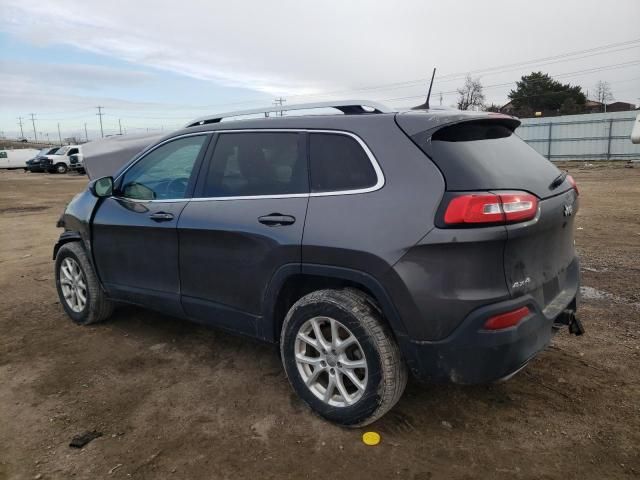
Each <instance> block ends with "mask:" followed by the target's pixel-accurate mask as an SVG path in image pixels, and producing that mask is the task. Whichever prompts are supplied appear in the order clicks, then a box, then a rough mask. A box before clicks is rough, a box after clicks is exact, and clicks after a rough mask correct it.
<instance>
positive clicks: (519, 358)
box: [401, 285, 577, 384]
mask: <svg viewBox="0 0 640 480" xmlns="http://www.w3.org/2000/svg"><path fill="white" fill-rule="evenodd" d="M576 295H577V285H576V287H575V288H571V289H569V290H564V291H562V292H560V294H559V295H558V296H557V297H556V298H555V299H554V300H553V308H549V306H547V308H545V310H542V309H541V308H540V306H539V304H538V303H537V302H536V300H535V298H534V297H532V296H529V295H525V296H522V297H519V298H516V299H513V300H507V301H504V302H499V303H495V304H492V305H488V306H485V307H482V308H479V309H477V310H475V311H474V312H472V313H471V314H470V315H469V316H468V317H467V318H466V319H465V320H464V322H463V323H462V324H461V325H460V326H459V327H458V328H457V329H456V330H455V331H454V332H453V333H452V334H451V335H449V336H448V337H446V338H444V339H442V340H438V341H433V342H429V341H415V340H410V339H405V340H401V343H402V344H403V345H402V347H403V348H402V350H403V354H404V356H405V359H406V361H407V364H408V366H409V368H410V369H411V371H412V372H413V374H414V375H415V376H416V377H417V378H418V379H420V380H423V381H427V382H434V383H442V382H448V383H458V384H480V383H489V382H493V381H496V380H500V379H502V378H505V377H508V376H509V375H511V374H513V373H515V372H517V371H518V370H519V369H520V368H522V367H523V366H524V365H526V363H527V362H528V361H529V360H530V359H531V358H533V357H534V356H535V355H536V354H537V353H538V352H540V351H541V350H543V349H544V348H545V347H546V346H547V345H548V344H549V343H550V341H551V337H552V336H553V333H554V331H555V329H554V320H555V319H556V318H557V317H558V316H559V315H560V312H562V311H563V310H564V309H565V308H569V309H575V308H576ZM524 306H527V307H529V310H530V311H531V314H530V315H529V316H527V317H525V318H524V319H523V320H522V321H520V323H518V325H516V326H514V327H511V328H507V329H504V330H499V331H488V330H483V328H482V327H483V325H484V323H485V322H486V320H487V319H488V318H489V317H491V316H493V315H497V314H499V313H504V312H508V311H511V310H515V309H517V308H520V307H524Z"/></svg>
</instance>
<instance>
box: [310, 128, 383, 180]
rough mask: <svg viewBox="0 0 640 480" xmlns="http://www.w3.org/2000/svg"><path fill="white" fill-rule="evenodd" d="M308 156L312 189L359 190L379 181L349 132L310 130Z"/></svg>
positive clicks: (367, 159) (369, 161) (367, 158)
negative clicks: (335, 132) (312, 131)
mask: <svg viewBox="0 0 640 480" xmlns="http://www.w3.org/2000/svg"><path fill="white" fill-rule="evenodd" d="M309 159H310V170H311V191H312V192H336V191H346V190H360V189H364V188H369V187H373V186H374V185H375V184H376V183H377V180H378V179H377V176H376V172H375V170H374V168H373V165H372V164H371V160H370V159H369V156H368V155H367V153H366V152H365V151H364V150H363V148H362V146H361V145H360V144H359V143H358V142H357V141H356V140H355V139H354V138H352V137H350V136H348V135H342V134H334V133H311V134H310V135H309Z"/></svg>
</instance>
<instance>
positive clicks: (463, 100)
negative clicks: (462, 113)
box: [458, 75, 484, 110]
mask: <svg viewBox="0 0 640 480" xmlns="http://www.w3.org/2000/svg"><path fill="white" fill-rule="evenodd" d="M483 104H484V93H482V84H481V83H480V79H479V78H476V79H473V78H471V75H467V78H466V80H465V81H464V87H462V88H459V89H458V110H469V109H470V108H474V107H477V108H481V107H482V105H483Z"/></svg>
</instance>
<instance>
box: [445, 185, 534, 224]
mask: <svg viewBox="0 0 640 480" xmlns="http://www.w3.org/2000/svg"><path fill="white" fill-rule="evenodd" d="M537 211H538V199H537V198H536V197H535V196H534V195H531V194H530V193H525V192H508V193H500V194H495V193H469V194H463V195H460V196H458V197H454V198H453V199H451V201H450V202H449V205H448V206H447V209H446V211H445V214H444V223H446V224H447V225H460V224H482V223H498V224H504V223H515V222H524V221H526V220H531V219H532V218H534V217H535V216H536V212H537Z"/></svg>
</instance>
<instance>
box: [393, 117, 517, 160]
mask: <svg viewBox="0 0 640 480" xmlns="http://www.w3.org/2000/svg"><path fill="white" fill-rule="evenodd" d="M467 122H483V123H484V122H491V123H495V124H497V125H502V126H505V127H507V128H508V129H510V130H511V131H512V132H513V131H515V129H516V128H518V127H519V126H520V123H521V122H520V120H519V119H517V118H516V117H512V116H510V115H504V114H502V113H493V112H467V111H461V110H423V111H415V110H414V111H411V112H404V113H399V114H398V115H396V123H397V125H398V126H399V127H400V129H401V130H403V131H404V133H405V134H407V136H408V137H409V138H410V139H411V140H412V141H413V142H414V143H416V144H417V145H421V147H420V148H421V149H422V150H423V151H424V152H425V153H426V154H427V155H428V156H431V137H433V135H434V134H435V133H436V132H437V131H438V130H442V129H443V128H446V127H452V126H454V125H459V124H461V123H467Z"/></svg>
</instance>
